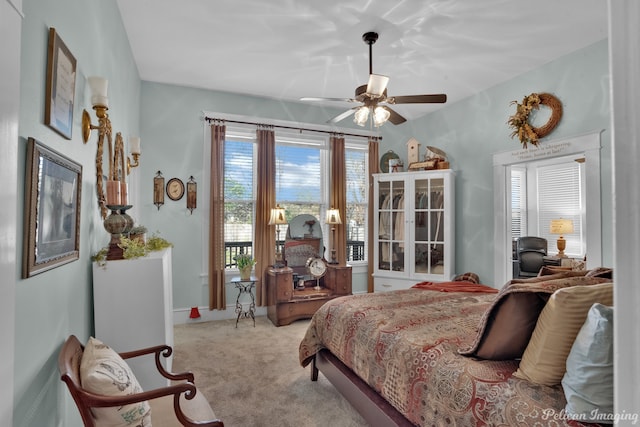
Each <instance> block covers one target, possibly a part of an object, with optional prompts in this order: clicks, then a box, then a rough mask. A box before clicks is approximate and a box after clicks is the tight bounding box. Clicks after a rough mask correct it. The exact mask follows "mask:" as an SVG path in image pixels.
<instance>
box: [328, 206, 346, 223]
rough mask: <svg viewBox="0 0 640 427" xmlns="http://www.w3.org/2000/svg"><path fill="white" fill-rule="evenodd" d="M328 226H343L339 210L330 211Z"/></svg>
mask: <svg viewBox="0 0 640 427" xmlns="http://www.w3.org/2000/svg"><path fill="white" fill-rule="evenodd" d="M326 223H327V224H331V225H334V224H342V220H341V219H340V211H339V210H338V209H333V208H331V209H329V210H328V211H327V221H326Z"/></svg>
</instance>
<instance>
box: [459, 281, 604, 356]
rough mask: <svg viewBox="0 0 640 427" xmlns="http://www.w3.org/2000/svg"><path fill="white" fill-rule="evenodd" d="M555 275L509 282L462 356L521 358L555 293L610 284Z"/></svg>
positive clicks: (484, 316) (486, 314) (483, 318)
mask: <svg viewBox="0 0 640 427" xmlns="http://www.w3.org/2000/svg"><path fill="white" fill-rule="evenodd" d="M554 276H555V275H552V276H545V277H546V278H547V280H541V279H544V278H543V277H536V278H534V280H524V281H522V280H519V281H516V280H512V281H510V282H508V283H507V284H506V285H505V286H504V287H503V288H502V289H501V290H500V292H499V293H498V295H497V296H496V299H495V300H494V301H493V303H492V304H491V306H490V307H489V309H488V310H487V311H486V312H485V314H484V315H483V316H482V320H481V321H480V325H479V330H478V335H477V336H476V339H475V340H474V342H473V344H472V345H471V347H470V348H469V349H466V350H461V351H460V354H462V355H465V356H475V357H479V358H482V359H489V360H510V359H517V358H520V357H522V354H523V353H524V350H525V349H526V348H527V345H528V344H529V339H530V338H531V334H532V333H533V330H534V329H535V327H536V322H537V321H538V316H539V315H540V312H541V311H542V309H543V308H544V306H545V304H546V302H547V300H548V299H549V296H550V295H551V294H553V293H554V292H555V291H556V290H558V289H561V288H566V287H571V286H579V285H582V286H589V285H596V284H599V283H606V282H609V280H608V279H603V278H600V277H584V276H574V277H561V278H553V279H551V280H549V279H548V278H551V277H554Z"/></svg>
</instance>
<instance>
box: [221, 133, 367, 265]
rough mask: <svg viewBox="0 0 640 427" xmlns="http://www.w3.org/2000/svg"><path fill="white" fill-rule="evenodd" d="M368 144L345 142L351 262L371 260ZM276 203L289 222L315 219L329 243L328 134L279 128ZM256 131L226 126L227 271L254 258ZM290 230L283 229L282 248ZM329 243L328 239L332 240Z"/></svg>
mask: <svg viewBox="0 0 640 427" xmlns="http://www.w3.org/2000/svg"><path fill="white" fill-rule="evenodd" d="M363 141H364V140H355V139H354V140H349V139H348V138H347V139H346V141H345V147H346V149H345V151H346V152H345V157H346V170H347V183H346V184H347V209H346V211H347V212H346V218H342V221H343V224H344V225H345V226H346V227H347V228H346V233H347V261H349V262H353V261H366V254H367V250H366V233H367V206H368V200H367V197H368V168H367V161H368V145H367V144H366V142H365V143H363ZM275 150H276V153H275V154H276V165H275V166H276V172H275V173H276V203H278V204H280V206H282V207H284V208H285V210H286V213H287V220H291V218H293V217H294V216H296V215H299V214H303V213H304V214H311V215H313V216H315V217H316V218H318V220H319V221H320V223H321V224H322V227H323V236H325V239H328V238H329V234H328V233H329V228H328V227H327V226H326V224H325V222H324V219H325V215H326V211H327V209H328V208H329V207H330V206H328V196H329V190H328V189H329V179H330V175H329V152H328V150H329V135H328V134H326V135H325V134H322V135H311V136H310V135H300V134H299V133H297V132H296V133H292V132H286V131H278V130H277V129H276V149H275ZM256 155H257V149H256V144H255V128H254V127H243V126H233V127H231V126H227V132H226V140H225V154H224V156H225V159H224V167H225V182H224V195H225V212H224V217H225V227H224V230H225V231H224V232H225V247H226V255H225V256H226V258H225V266H226V268H236V264H235V261H234V259H233V258H234V256H236V255H237V254H239V253H248V254H252V253H253V248H252V242H253V233H254V227H253V223H254V210H255V206H254V201H255V188H256V178H255V176H256V175H255V168H256V164H257V161H256ZM286 232H287V226H281V227H280V240H281V241H280V242H279V244H281V245H282V244H283V242H284V238H285V236H286ZM327 243H328V240H327Z"/></svg>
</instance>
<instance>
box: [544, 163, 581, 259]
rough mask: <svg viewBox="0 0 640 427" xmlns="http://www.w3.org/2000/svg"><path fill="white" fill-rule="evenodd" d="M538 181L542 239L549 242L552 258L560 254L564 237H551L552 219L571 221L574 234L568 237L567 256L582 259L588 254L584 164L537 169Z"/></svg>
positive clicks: (555, 235) (554, 235) (566, 238)
mask: <svg viewBox="0 0 640 427" xmlns="http://www.w3.org/2000/svg"><path fill="white" fill-rule="evenodd" d="M536 175H537V181H538V221H539V230H541V234H540V235H541V237H544V238H545V239H547V241H548V242H549V244H548V251H549V253H550V254H553V253H555V252H557V245H556V241H557V240H558V238H559V237H560V236H559V235H557V234H551V233H550V231H549V225H550V223H551V220H552V219H570V220H571V221H572V222H573V233H569V234H565V235H563V237H564V238H565V240H566V241H567V247H566V249H565V254H567V255H571V256H582V255H584V251H585V249H584V248H585V241H584V233H583V219H584V214H583V213H584V212H585V210H584V194H583V191H582V174H581V168H580V164H579V163H577V162H575V161H573V160H571V161H569V162H567V163H561V164H556V165H550V166H541V167H539V168H538V169H537V174H536Z"/></svg>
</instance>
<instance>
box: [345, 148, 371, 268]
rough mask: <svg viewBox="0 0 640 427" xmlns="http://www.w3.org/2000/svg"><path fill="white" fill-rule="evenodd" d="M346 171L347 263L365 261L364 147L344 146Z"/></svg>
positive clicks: (366, 184)
mask: <svg viewBox="0 0 640 427" xmlns="http://www.w3.org/2000/svg"><path fill="white" fill-rule="evenodd" d="M345 161H346V169H347V209H346V219H345V218H343V222H342V223H343V224H344V225H345V226H346V227H347V228H346V232H347V261H349V262H353V261H366V260H367V251H366V240H367V208H368V204H369V201H368V197H369V178H368V177H369V168H368V163H367V162H368V149H367V146H366V145H362V144H360V145H355V144H345Z"/></svg>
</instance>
